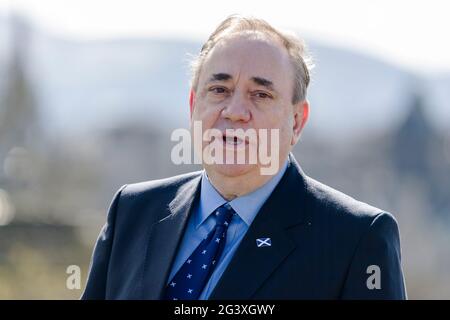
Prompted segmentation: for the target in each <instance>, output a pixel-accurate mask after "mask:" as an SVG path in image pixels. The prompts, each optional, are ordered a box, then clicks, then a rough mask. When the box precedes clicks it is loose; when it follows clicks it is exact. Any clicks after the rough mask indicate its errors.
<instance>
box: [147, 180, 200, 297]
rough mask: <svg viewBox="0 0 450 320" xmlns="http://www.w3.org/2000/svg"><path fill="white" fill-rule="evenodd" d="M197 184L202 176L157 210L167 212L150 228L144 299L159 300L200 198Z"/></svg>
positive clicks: (182, 187)
mask: <svg viewBox="0 0 450 320" xmlns="http://www.w3.org/2000/svg"><path fill="white" fill-rule="evenodd" d="M200 181H201V175H199V176H197V177H195V178H193V179H192V180H190V181H188V182H187V183H185V184H184V185H183V186H181V187H180V188H179V190H178V191H177V194H176V196H175V197H174V199H173V200H172V201H171V202H170V203H169V205H168V206H167V207H166V208H164V207H161V208H160V210H161V212H166V213H165V214H164V216H165V217H164V218H163V219H161V220H159V221H157V222H156V223H154V224H153V225H152V227H151V228H150V232H149V239H148V241H147V250H146V256H145V261H144V267H143V278H142V279H143V280H142V288H141V295H142V298H143V299H151V300H153V299H160V298H161V295H162V293H163V290H164V288H165V282H166V279H167V277H168V276H169V272H170V268H171V265H172V262H173V259H174V258H175V256H176V250H177V248H178V245H179V243H180V240H181V239H182V236H183V234H184V230H185V227H186V225H187V221H188V217H189V214H190V212H191V210H192V207H193V204H194V202H195V200H196V198H197V196H198V194H199V192H198V191H199V189H200V186H199V182H200ZM152 210H155V209H152Z"/></svg>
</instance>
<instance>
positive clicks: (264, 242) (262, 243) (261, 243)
mask: <svg viewBox="0 0 450 320" xmlns="http://www.w3.org/2000/svg"><path fill="white" fill-rule="evenodd" d="M256 245H257V246H258V248H261V247H270V246H272V240H271V239H270V238H259V239H256Z"/></svg>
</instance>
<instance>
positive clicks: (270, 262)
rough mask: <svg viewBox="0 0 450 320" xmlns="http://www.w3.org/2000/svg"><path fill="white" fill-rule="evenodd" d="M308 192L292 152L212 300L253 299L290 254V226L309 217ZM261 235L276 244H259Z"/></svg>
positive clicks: (291, 248) (291, 247)
mask: <svg viewBox="0 0 450 320" xmlns="http://www.w3.org/2000/svg"><path fill="white" fill-rule="evenodd" d="M304 195H305V181H304V179H303V173H302V171H301V169H300V167H299V166H298V164H297V163H296V161H295V159H294V158H293V157H292V156H291V155H290V157H289V166H288V168H287V170H286V173H285V174H284V176H283V178H282V179H281V181H280V183H279V184H278V185H277V187H276V188H275V190H274V191H273V193H272V195H271V196H270V197H269V199H268V200H267V201H266V203H265V204H264V205H263V207H262V208H261V210H260V212H259V213H258V215H257V216H256V218H255V220H254V221H253V223H252V224H251V225H250V227H249V229H248V231H247V233H246V235H245V236H244V238H243V239H242V242H241V243H240V245H239V247H238V249H237V250H236V253H235V255H234V256H233V258H232V260H231V261H230V264H229V265H228V267H227V268H226V269H225V271H224V273H223V275H222V277H221V279H220V280H219V282H218V283H217V285H216V287H215V289H214V290H213V292H212V293H211V296H210V297H209V299H210V300H223V299H250V298H251V297H252V295H253V294H254V293H255V292H256V291H257V290H258V288H259V287H260V286H261V285H262V284H263V282H264V281H265V280H266V279H267V278H268V277H269V276H270V274H271V273H272V272H273V271H274V270H275V269H276V268H277V267H278V265H279V264H280V263H281V262H282V261H283V260H284V259H286V258H287V257H288V255H289V254H290V253H291V252H292V251H293V250H294V249H295V247H296V244H295V243H294V242H293V241H292V240H291V239H290V238H289V236H288V233H287V232H286V229H287V228H289V227H291V226H294V225H298V224H302V223H304V222H306V220H307V218H308V214H309V212H307V211H306V210H305V201H304V200H305V199H304ZM258 238H271V242H272V245H271V246H270V247H257V245H256V239H258Z"/></svg>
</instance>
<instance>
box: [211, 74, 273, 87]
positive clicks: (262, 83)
mask: <svg viewBox="0 0 450 320" xmlns="http://www.w3.org/2000/svg"><path fill="white" fill-rule="evenodd" d="M232 78H233V77H232V76H231V75H230V74H228V73H223V72H220V73H214V74H213V75H212V76H211V77H210V78H209V81H208V82H214V81H228V80H231V79H232ZM251 80H252V81H253V82H254V83H256V84H257V85H260V86H263V87H266V88H267V89H269V90H271V91H275V89H274V86H273V82H272V81H270V80H267V79H265V78H262V77H251Z"/></svg>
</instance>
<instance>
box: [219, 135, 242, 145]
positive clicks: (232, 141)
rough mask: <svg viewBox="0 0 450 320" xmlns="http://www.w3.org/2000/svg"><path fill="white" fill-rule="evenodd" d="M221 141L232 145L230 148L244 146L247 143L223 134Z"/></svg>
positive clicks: (233, 136)
mask: <svg viewBox="0 0 450 320" xmlns="http://www.w3.org/2000/svg"><path fill="white" fill-rule="evenodd" d="M222 140H223V142H224V143H225V144H227V145H232V146H239V145H242V144H245V145H247V144H248V141H246V139H241V138H239V137H237V136H235V135H231V136H228V135H226V134H223V136H222Z"/></svg>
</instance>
